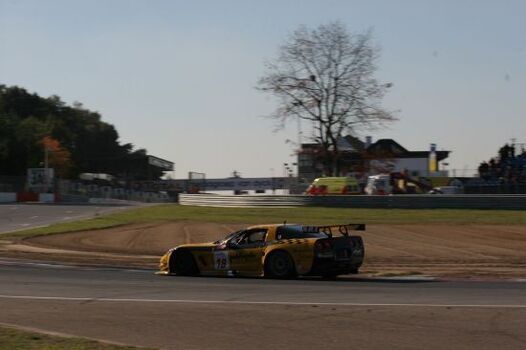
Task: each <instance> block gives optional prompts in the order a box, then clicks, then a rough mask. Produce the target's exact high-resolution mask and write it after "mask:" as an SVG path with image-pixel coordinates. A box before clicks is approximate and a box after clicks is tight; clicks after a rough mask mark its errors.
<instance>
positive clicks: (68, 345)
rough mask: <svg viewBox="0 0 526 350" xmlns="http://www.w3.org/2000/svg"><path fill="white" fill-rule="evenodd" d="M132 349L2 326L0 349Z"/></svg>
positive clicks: (130, 349) (130, 348)
mask: <svg viewBox="0 0 526 350" xmlns="http://www.w3.org/2000/svg"><path fill="white" fill-rule="evenodd" d="M13 349H17V350H33V349H34V350H36V349H38V350H132V349H137V350H139V349H145V348H137V347H133V346H120V345H111V344H105V343H101V342H97V341H94V340H88V339H83V338H75V337H71V338H70V337H59V336H51V335H47V334H42V333H35V332H29V331H25V330H19V329H15V328H11V327H5V326H0V350H13Z"/></svg>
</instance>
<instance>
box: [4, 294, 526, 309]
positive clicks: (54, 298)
mask: <svg viewBox="0 0 526 350" xmlns="http://www.w3.org/2000/svg"><path fill="white" fill-rule="evenodd" d="M0 299H19V300H49V301H91V302H97V301H98V302H124V303H126V302H132V303H137V302H138V303H141V302H142V303H177V304H237V305H296V306H310V305H318V306H324V305H326V306H364V307H367V306H371V307H372V306H380V307H452V308H453V307H459V308H506V309H513V308H515V309H517V308H518V309H526V304H524V305H523V304H517V305H513V304H502V305H499V304H416V303H413V304H411V303H346V302H341V303H338V302H295V301H248V300H192V299H147V298H145V299H140V298H87V297H62V296H32V295H4V294H0Z"/></svg>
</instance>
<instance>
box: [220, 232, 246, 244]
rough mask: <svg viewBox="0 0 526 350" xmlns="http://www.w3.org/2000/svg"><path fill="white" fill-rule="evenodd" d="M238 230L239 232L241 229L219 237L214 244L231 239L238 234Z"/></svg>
mask: <svg viewBox="0 0 526 350" xmlns="http://www.w3.org/2000/svg"><path fill="white" fill-rule="evenodd" d="M240 232H241V231H236V232H232V233H229V234H228V235H226V237H225V238H222V239H219V240H217V241H215V242H214V244H219V243H223V242H226V241H228V240H229V239H231V238H232V237H234V236H236V235H238V234H239V233H240Z"/></svg>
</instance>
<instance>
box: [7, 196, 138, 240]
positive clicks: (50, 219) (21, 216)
mask: <svg viewBox="0 0 526 350" xmlns="http://www.w3.org/2000/svg"><path fill="white" fill-rule="evenodd" d="M125 208H130V206H128V205H90V204H84V205H80V204H78V205H75V204H69V205H60V204H41V203H38V204H0V234H1V233H5V232H9V231H16V230H22V229H27V228H31V227H38V226H45V225H49V224H52V223H56V222H64V221H71V220H78V219H83V218H89V217H94V216H97V215H99V214H102V213H108V212H110V211H115V210H121V209H125Z"/></svg>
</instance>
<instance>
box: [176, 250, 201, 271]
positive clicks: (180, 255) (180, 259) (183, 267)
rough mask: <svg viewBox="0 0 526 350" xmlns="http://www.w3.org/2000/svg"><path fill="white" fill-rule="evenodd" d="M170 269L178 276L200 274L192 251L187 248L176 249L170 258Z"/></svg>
mask: <svg viewBox="0 0 526 350" xmlns="http://www.w3.org/2000/svg"><path fill="white" fill-rule="evenodd" d="M170 271H171V272H175V274H176V275H178V276H194V275H197V274H199V269H198V268H197V265H196V263H195V260H194V257H193V255H192V253H190V252H189V251H187V250H182V251H175V252H174V254H172V256H171V258H170Z"/></svg>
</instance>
